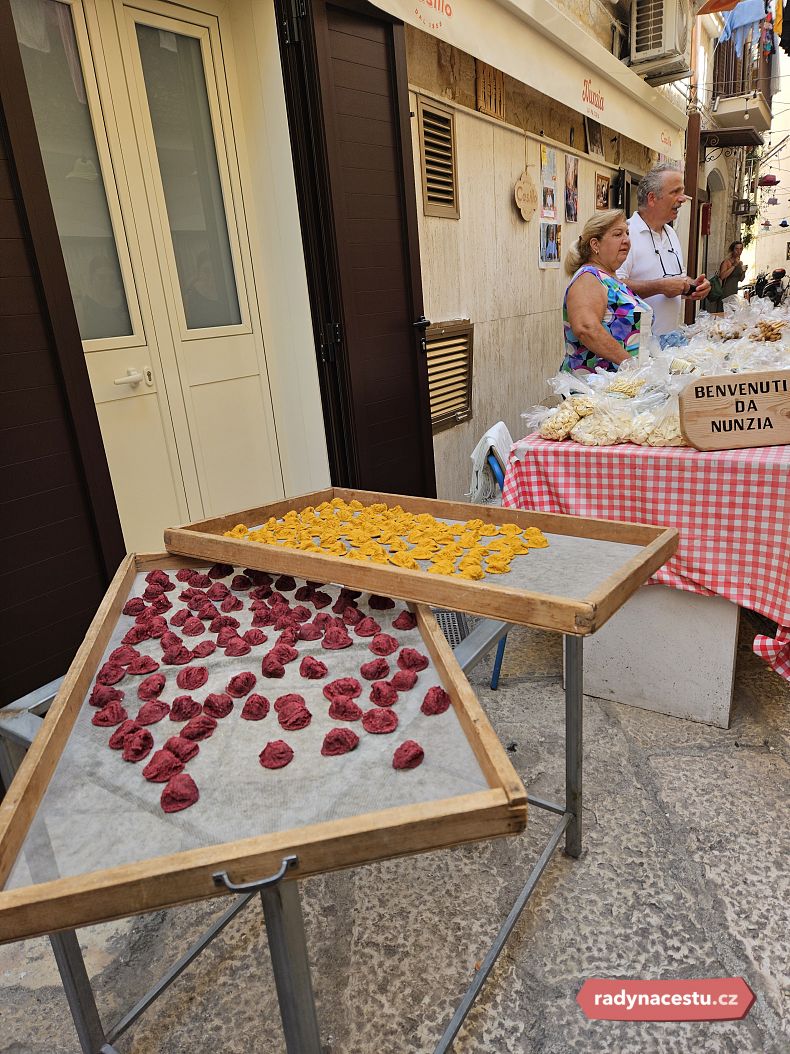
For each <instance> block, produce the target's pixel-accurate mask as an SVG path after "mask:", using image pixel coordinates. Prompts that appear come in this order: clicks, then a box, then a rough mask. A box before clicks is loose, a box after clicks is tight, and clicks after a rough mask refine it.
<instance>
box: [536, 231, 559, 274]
mask: <svg viewBox="0 0 790 1054" xmlns="http://www.w3.org/2000/svg"><path fill="white" fill-rule="evenodd" d="M561 257H562V224H561V223H541V225H540V256H539V260H538V265H539V266H540V267H542V268H547V267H559V266H560V258H561Z"/></svg>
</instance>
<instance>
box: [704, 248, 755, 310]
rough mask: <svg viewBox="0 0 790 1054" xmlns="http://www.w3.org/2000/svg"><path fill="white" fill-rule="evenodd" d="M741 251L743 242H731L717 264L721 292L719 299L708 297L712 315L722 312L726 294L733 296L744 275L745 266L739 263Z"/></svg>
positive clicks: (708, 305)
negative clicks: (725, 253) (725, 254)
mask: <svg viewBox="0 0 790 1054" xmlns="http://www.w3.org/2000/svg"><path fill="white" fill-rule="evenodd" d="M742 252H743V242H733V243H732V245H731V246H730V248H729V250H728V253H727V256H725V257H724V259H723V260H722V261H721V263H720V264H719V269H718V271H717V272H716V274H717V275H718V276H719V278H720V279H721V286H722V294H721V298H720V299H719V300H713V299H711V297H708V301H707V307H708V311H710V313H711V314H712V315H723V314H724V301H725V300H726V299H727V297H728V296H735V294H736V293H737V292H738V285H739V283H740V282H742V281H743V280H744V278H745V277H746V267H745V265H744V264H743V263H741V253H742Z"/></svg>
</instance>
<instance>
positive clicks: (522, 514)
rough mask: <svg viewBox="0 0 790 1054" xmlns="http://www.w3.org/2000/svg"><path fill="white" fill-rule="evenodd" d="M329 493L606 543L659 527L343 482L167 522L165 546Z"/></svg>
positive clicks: (638, 541) (634, 538)
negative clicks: (177, 535) (174, 537)
mask: <svg viewBox="0 0 790 1054" xmlns="http://www.w3.org/2000/svg"><path fill="white" fill-rule="evenodd" d="M334 498H340V499H342V500H343V501H347V502H351V501H359V502H360V503H361V504H363V505H373V504H377V503H380V502H381V503H384V504H386V505H400V506H401V508H403V509H405V510H406V512H413V513H420V512H426V511H429V512H431V515H434V516H437V517H439V518H441V517H443V516H444V517H446V518H447V519H455V520H461V521H463V520H468V519H478V520H483V521H484V522H486V523H518V524H519V526H523V527H538V528H540V530H542V531H549V532H550V533H552V534H571V535H576V536H578V525H579V524H580V523H586V524H591V525H593V527H592V530H590V531H589V532H588V533H587V534H585V535H584V536H583V537H587V538H595V539H600V540H603V541H610V542H624V543H625V544H628V545H646V544H648V543H649V542H651V541H652V540H653V539H654V538H655V537H656V535H657V534H658V533H659V532H660V531H661V530H663V528H661V527H655V526H653V525H652V524H643V523H627V522H623V521H621V520H599V519H592V518H590V517H586V516H566V515H564V514H563V513H559V512H537V511H533V510H530V509H516V508H510V507H506V506H502V505H473V504H472V503H471V502H466V501H445V500H444V499H442V498H420V497H413V496H411V495H408V494H388V493H385V492H383V491H372V490H349V489H346V488H343V487H331V488H328V489H327V490H319V491H312V492H310V493H307V494H296V495H294V496H293V497H292V498H283V499H281V500H280V501H276V502H271V503H270V504H268V505H258V506H255V507H253V508H250V509H242V510H241V511H239V512H231V513H228V514H227V515H224V516H214V517H211V518H209V519H205V520H196V521H194V522H193V523H186V524H182V525H181V526H179V527H169V528H167V529H166V530H165V548H166V549H168V550H169V551H170V552H175V550H174V549H171V548H170V546H169V545H168V544H167V540H166V539H167V536H168V534H171V533H174V532H181V531H190V532H195V533H200V534H221V533H222V532H223V531H229V530H232V529H233V528H234V527H235V526H236V525H237V524H238V523H246V524H247V526H252V525H253V524H256V525H257V524H259V523H261V522H263V520H265V519H268V518H269V517H270V516H276V517H279V516H282V515H284V514H285V513H286V512H290V511H291V510H292V509H300V508H306V507H307V506H309V505H316V504H319V505H320V504H321V503H322V502H324V501H332V500H333V499H334ZM426 506H427V508H426ZM574 528H575V529H574ZM189 555H191V554H189Z"/></svg>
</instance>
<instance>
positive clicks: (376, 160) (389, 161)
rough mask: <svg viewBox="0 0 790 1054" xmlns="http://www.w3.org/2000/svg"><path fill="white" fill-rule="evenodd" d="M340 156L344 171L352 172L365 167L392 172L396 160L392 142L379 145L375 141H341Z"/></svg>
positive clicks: (368, 169) (371, 169)
mask: <svg viewBox="0 0 790 1054" xmlns="http://www.w3.org/2000/svg"><path fill="white" fill-rule="evenodd" d="M339 157H340V163H341V165H342V166H343V171H344V172H350V171H351V170H352V169H354V168H364V169H366V170H367V171H369V172H370V171H373V170H378V171H382V172H391V171H392V169H393V166H394V165H395V162H396V156H395V148H394V146H393V145H392V143H387V144H385V145H384V146H379V145H377V144H375V143H352V142H348V141H345V142H342V143H340V149H339Z"/></svg>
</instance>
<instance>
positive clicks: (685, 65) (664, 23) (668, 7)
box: [631, 0, 693, 84]
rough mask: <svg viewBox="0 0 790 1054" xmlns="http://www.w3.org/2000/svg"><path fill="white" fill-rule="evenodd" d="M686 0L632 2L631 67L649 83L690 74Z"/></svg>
mask: <svg viewBox="0 0 790 1054" xmlns="http://www.w3.org/2000/svg"><path fill="white" fill-rule="evenodd" d="M692 21H693V16H692V13H691V3H690V0H632V3H631V68H632V69H633V71H634V72H635V73H638V74H639V76H640V77H644V78H645V80H646V81H648V83H649V84H667V83H668V82H669V81H677V80H682V79H683V78H684V77H687V76H688V75H689V73H690V72H691V68H690V62H691V26H692Z"/></svg>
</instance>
